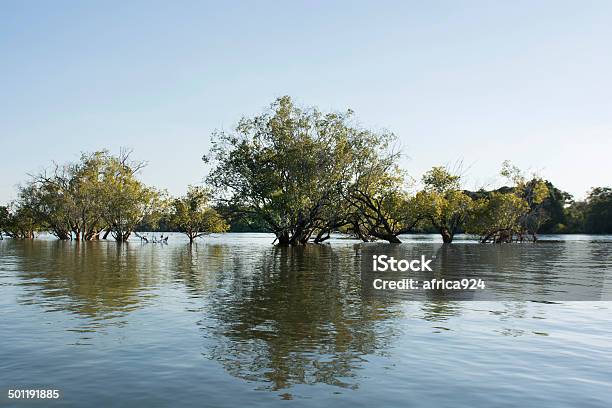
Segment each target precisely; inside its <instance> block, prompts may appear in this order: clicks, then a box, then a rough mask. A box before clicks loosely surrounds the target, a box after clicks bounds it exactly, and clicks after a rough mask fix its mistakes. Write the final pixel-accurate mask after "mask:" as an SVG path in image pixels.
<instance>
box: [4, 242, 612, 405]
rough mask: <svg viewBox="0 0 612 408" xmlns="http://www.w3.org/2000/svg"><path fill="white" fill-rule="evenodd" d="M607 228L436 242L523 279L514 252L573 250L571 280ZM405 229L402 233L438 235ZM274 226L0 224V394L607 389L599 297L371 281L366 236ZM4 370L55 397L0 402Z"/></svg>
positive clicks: (375, 399)
mask: <svg viewBox="0 0 612 408" xmlns="http://www.w3.org/2000/svg"><path fill="white" fill-rule="evenodd" d="M460 238H461V237H460ZM610 238H611V237H601V236H600V237H589V236H574V237H566V236H556V237H548V239H549V240H551V242H549V243H544V244H542V245H541V246H533V245H531V246H529V247H521V248H522V249H521V248H519V250H514V249H511V250H508V249H504V248H502V247H501V246H498V248H500V249H495V251H500V252H496V253H495V256H492V255H491V253H490V251H491V246H480V245H478V244H473V243H469V242H468V241H466V240H464V239H459V240H458V243H457V247H456V248H460V247H459V246H460V245H468V246H469V247H465V248H466V249H455V251H457V252H456V253H453V254H452V255H448V256H447V258H445V259H447V260H449V262H450V261H452V262H451V264H450V265H451V266H448V267H449V268H451V269H460V268H464V269H470V270H475V271H476V273H497V274H498V275H499V276H500V278H503V279H505V281H506V282H515V283H516V282H518V283H516V284H520V282H522V281H524V279H523V280H517V279H516V276H513V275H514V272H516V270H517V269H516V267H515V265H514V264H513V263H512V262H518V260H517V257H522V258H521V259H522V260H523V261H524V260H525V259H523V258H524V257H528V259H529V261H530V262H526V263H525V262H523V263H521V264H524V265H527V266H526V268H527V271H523V272H524V273H526V274H527V275H525V276H534V275H535V274H536V272H538V273H539V272H541V270H542V269H548V270H552V271H562V268H564V267H572V268H573V269H572V270H574V271H575V275H573V276H572V278H571V279H570V278H566V277H565V276H568V277H569V276H571V275H569V274H565V275H562V276H564V278H563V279H568V280H571V282H569V283H570V284H581V283H584V282H585V281H586V278H585V277H587V276H595V275H597V274H599V273H600V272H601V274H604V275H605V274H607V273H609V272H610V265H611V257H610V254H611V248H612V243H611V242H612V239H610ZM408 241H410V242H409V243H407V244H405V245H404V246H403V248H406V250H411V251H412V250H417V251H421V250H426V249H427V248H431V249H432V250H433V248H435V247H434V246H435V245H438V244H435V243H433V241H437V237H432V236H425V235H423V236H413V237H409V239H408ZM553 241H554V242H553ZM270 243H271V239H270V236H268V235H265V234H225V235H222V236H218V237H210V238H206V239H205V240H202V241H201V242H200V243H199V244H198V245H196V246H193V247H190V246H189V245H187V244H186V242H185V240H184V239H183V238H181V237H179V236H177V235H172V236H171V239H170V244H169V245H163V246H162V245H153V244H148V245H142V244H140V243H139V242H138V241H132V242H129V243H128V244H126V245H117V244H115V243H114V242H104V241H103V242H90V243H80V244H77V243H75V242H59V241H55V240H48V239H42V240H37V241H33V242H20V241H12V240H8V239H7V240H4V241H0V295H1V296H0V391H1V392H2V395H1V396H0V403H1V404H4V405H8V406H17V407H19V406H74V407H89V406H92V407H94V406H146V407H163V406H220V407H234V406H239V405H243V406H273V405H277V404H287V402H286V401H284V400H292V402H290V404H292V405H296V406H331V405H332V404H333V406H364V407H365V406H372V405H379V406H385V407H387V406H389V407H392V406H397V407H400V406H401V407H410V406H415V407H426V406H435V407H456V406H460V407H492V406H495V407H499V406H502V407H503V406H539V407H575V406H581V407H583V406H584V407H589V406H592V407H609V406H611V405H612V391H611V390H612V345H611V344H612V343H611V342H610V339H611V338H612V318H611V317H612V314H611V306H612V303H610V302H601V301H593V302H567V301H558V302H540V301H533V299H532V300H530V299H529V298H525V297H520V298H517V299H515V300H512V299H513V298H512V297H510V298H509V299H510V300H508V301H487V302H481V301H449V300H448V299H446V298H443V297H442V298H437V297H435V296H434V297H430V298H427V299H425V300H422V301H413V300H410V299H406V298H405V297H398V296H377V295H374V294H372V293H371V291H369V290H367V288H366V287H364V281H363V280H362V276H361V274H360V261H361V260H360V257H361V254H362V253H363V251H364V246H363V245H362V244H358V243H357V242H355V241H351V240H344V239H334V240H333V241H332V242H331V243H330V244H329V245H324V246H314V245H313V246H308V247H306V248H289V249H286V248H285V249H281V248H275V247H273V246H271V245H270ZM419 245H420V246H421V247H417V246H419ZM538 245H539V244H538ZM486 251H489V252H487V253H486V255H483V254H485V252H486ZM457 254H463V255H461V256H459V255H457ZM465 254H470V255H469V256H466V255H465ZM525 254H527V255H525ZM474 257H476V258H474ZM475 259H477V260H478V261H477V262H475ZM568 262H569V263H570V265H569V266H568V265H567V264H568ZM504 265H505V267H504ZM529 265H531V266H529ZM572 265H573V266H572ZM576 265H578V266H580V265H581V266H580V267H578V266H576ZM529 268H532V270H530V269H529ZM530 272H531V275H530ZM594 274H595V275H594ZM534 282H535V283H534ZM538 282H539V283H538ZM515 283H512V284H511V285H509V286H508V287H509V288H512V287H513V286H512V285H514V284H515ZM530 284H532V285H538V284H539V285H541V287H542V288H546V285H547V282H546V280H545V279H544V280H537V279H534V280H532V281H530ZM523 295H524V293H523ZM9 388H57V389H60V390H61V391H62V393H63V398H62V400H61V401H57V402H53V403H49V402H46V403H36V402H27V401H20V402H14V401H12V402H9V401H8V400H7V399H6V390H7V389H9Z"/></svg>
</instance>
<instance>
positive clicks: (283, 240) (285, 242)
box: [276, 231, 290, 246]
mask: <svg viewBox="0 0 612 408" xmlns="http://www.w3.org/2000/svg"><path fill="white" fill-rule="evenodd" d="M276 238H277V239H278V244H277V245H278V246H289V242H290V239H289V233H288V232H287V231H282V232H279V233H277V234H276Z"/></svg>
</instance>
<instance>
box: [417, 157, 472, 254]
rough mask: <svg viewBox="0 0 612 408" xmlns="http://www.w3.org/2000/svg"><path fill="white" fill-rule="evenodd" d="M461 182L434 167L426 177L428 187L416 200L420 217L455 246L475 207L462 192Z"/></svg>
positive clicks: (419, 193)
mask: <svg viewBox="0 0 612 408" xmlns="http://www.w3.org/2000/svg"><path fill="white" fill-rule="evenodd" d="M460 179H461V177H460V176H458V175H455V174H451V172H450V171H449V170H448V169H446V168H445V167H433V168H432V169H431V170H429V171H428V172H427V173H425V174H424V175H423V179H422V181H423V184H424V186H425V187H424V189H423V190H422V191H419V192H418V193H417V196H416V203H417V204H416V205H417V207H418V208H419V210H420V213H421V214H422V216H423V217H425V218H427V219H428V220H429V221H430V222H431V224H432V225H433V226H434V227H435V228H436V230H438V232H439V233H440V235H441V236H442V241H443V242H444V243H451V242H453V238H454V236H455V233H456V232H457V230H458V229H459V228H460V227H461V226H462V225H463V223H464V221H465V220H466V218H467V216H468V214H469V211H470V209H471V206H472V199H471V198H470V197H469V196H468V195H467V194H465V192H463V191H462V190H461V189H460V188H461V186H460Z"/></svg>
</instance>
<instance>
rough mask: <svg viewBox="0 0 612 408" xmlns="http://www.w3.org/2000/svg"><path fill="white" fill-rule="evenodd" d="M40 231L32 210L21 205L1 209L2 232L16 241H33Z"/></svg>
mask: <svg viewBox="0 0 612 408" xmlns="http://www.w3.org/2000/svg"><path fill="white" fill-rule="evenodd" d="M39 230H40V225H39V224H38V222H37V220H36V217H35V214H34V212H33V211H32V209H31V208H29V207H27V206H22V205H20V204H19V203H12V204H11V205H10V206H8V207H4V206H2V207H0V231H1V232H2V233H4V235H6V236H8V237H11V238H15V239H33V238H34V237H35V235H36V232H38V231H39Z"/></svg>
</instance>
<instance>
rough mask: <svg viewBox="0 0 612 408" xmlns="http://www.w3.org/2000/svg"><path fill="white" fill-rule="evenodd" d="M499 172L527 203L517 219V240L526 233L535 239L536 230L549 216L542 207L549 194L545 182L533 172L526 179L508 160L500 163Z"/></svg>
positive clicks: (521, 238)
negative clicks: (518, 226)
mask: <svg viewBox="0 0 612 408" xmlns="http://www.w3.org/2000/svg"><path fill="white" fill-rule="evenodd" d="M500 174H501V175H502V176H504V177H506V178H507V179H508V180H509V181H511V182H512V183H513V184H514V186H513V187H512V191H513V193H514V194H515V195H516V196H517V197H519V198H520V199H522V200H524V201H525V203H527V210H526V211H525V213H524V214H523V215H522V216H521V217H520V220H519V224H520V227H521V228H520V229H519V230H518V240H519V241H522V240H523V239H524V238H525V235H526V234H527V235H529V236H531V239H532V240H533V241H536V240H537V233H538V230H539V229H540V227H541V226H542V224H544V222H546V221H547V220H548V218H549V216H548V214H547V212H546V210H545V207H544V203H545V200H546V199H547V198H548V197H549V194H550V192H549V189H548V186H547V184H546V182H545V181H544V180H543V179H542V178H540V177H538V176H536V175H535V174H534V175H532V176H531V178H530V179H528V178H527V177H526V176H525V175H524V173H523V172H522V171H521V170H520V169H519V168H518V167H516V166H514V165H512V164H511V163H510V162H509V161H508V160H506V161H504V163H503V164H502V170H501V172H500Z"/></svg>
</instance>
